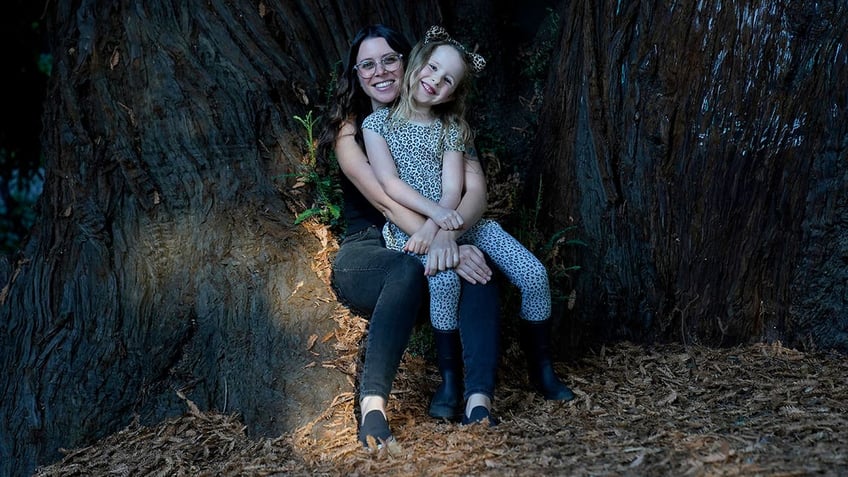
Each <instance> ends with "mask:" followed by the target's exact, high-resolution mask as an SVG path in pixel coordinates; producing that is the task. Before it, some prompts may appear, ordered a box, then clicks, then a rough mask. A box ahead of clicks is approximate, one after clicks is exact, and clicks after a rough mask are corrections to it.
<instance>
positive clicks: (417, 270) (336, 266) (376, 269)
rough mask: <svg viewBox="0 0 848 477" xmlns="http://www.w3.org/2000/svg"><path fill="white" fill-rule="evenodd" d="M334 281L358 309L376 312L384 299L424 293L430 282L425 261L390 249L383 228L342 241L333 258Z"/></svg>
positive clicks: (339, 292)
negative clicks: (427, 283) (426, 279)
mask: <svg viewBox="0 0 848 477" xmlns="http://www.w3.org/2000/svg"><path fill="white" fill-rule="evenodd" d="M332 283H333V287H334V288H335V290H336V294H337V295H338V296H339V299H340V300H341V301H342V302H344V303H345V304H346V305H348V306H350V307H352V308H354V309H356V310H357V311H361V312H366V313H372V312H373V311H374V309H375V308H376V307H377V305H378V303H380V301H381V300H382V301H386V300H388V299H392V300H395V301H397V299H402V298H403V297H404V296H408V297H409V296H410V295H413V296H416V295H417V296H420V294H422V293H423V290H424V286H425V283H426V282H425V277H424V267H423V266H422V265H421V262H420V261H419V260H418V259H417V258H416V257H413V256H411V255H408V254H405V253H402V252H398V251H394V250H389V249H387V248H386V247H385V246H383V243H382V240H381V231H380V230H378V229H376V228H374V229H367V230H365V231H362V232H360V233H359V234H357V235H355V236H353V237H349V238H347V239H345V241H344V242H342V245H341V246H340V247H339V251H338V252H337V254H336V257H335V259H334V260H333V276H332ZM389 295H390V296H389ZM409 301H411V302H415V301H416V300H409Z"/></svg>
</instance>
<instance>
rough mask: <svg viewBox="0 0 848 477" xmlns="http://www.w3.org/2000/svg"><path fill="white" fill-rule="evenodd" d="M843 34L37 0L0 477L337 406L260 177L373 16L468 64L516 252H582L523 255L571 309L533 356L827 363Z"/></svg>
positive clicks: (293, 258) (286, 165) (777, 26)
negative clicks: (40, 91) (39, 50)
mask: <svg viewBox="0 0 848 477" xmlns="http://www.w3.org/2000/svg"><path fill="white" fill-rule="evenodd" d="M796 3H797V2H796ZM846 13H848V11H846V7H845V6H844V5H842V4H837V3H826V2H825V3H822V2H818V3H814V4H813V3H811V4H810V5H809V6H806V5H805V6H795V4H794V3H791V2H777V3H773V2H772V3H767V2H758V1H748V2H745V1H734V2H730V3H728V2H722V1H718V0H705V1H702V2H696V3H695V4H693V5H688V4H685V5H684V4H683V3H681V2H651V1H643V2H635V3H634V2H630V3H627V2H613V1H605V2H588V1H573V2H563V1H559V2H553V1H543V0H539V1H532V2H523V3H522V4H521V5H520V6H515V5H514V4H512V3H507V2H485V1H474V2H450V1H441V2H436V1H423V2H392V1H387V0H377V1H373V2H347V3H346V2H329V1H321V0H316V1H288V0H286V1H273V2H272V1H265V0H262V1H259V2H250V1H246V0H234V1H228V2H223V1H220V0H212V1H206V2H200V1H196V0H189V1H188V2H164V1H158V2H131V1H127V0H118V1H108V2H107V1H97V0H89V1H85V2H70V1H68V0H59V1H57V2H50V3H49V10H48V13H47V21H48V25H49V31H50V36H51V41H52V50H53V52H54V53H53V54H54V59H55V63H54V68H53V76H52V79H51V86H50V90H49V95H48V99H47V101H46V103H45V113H44V118H43V124H44V126H45V134H44V136H43V139H42V144H43V149H44V157H45V158H46V170H47V177H46V183H45V186H44V193H43V195H42V197H41V200H40V202H39V210H38V214H39V219H38V223H37V227H36V228H35V229H34V230H33V231H32V233H31V238H30V240H29V241H28V243H27V245H26V247H25V249H24V250H22V251H21V253H19V254H18V256H16V257H15V258H14V259H13V260H12V261H11V262H5V261H3V262H2V263H0V278H3V282H4V283H5V284H6V286H5V287H4V288H3V290H2V292H0V346H2V348H0V349H2V351H0V353H2V354H0V362H1V363H2V365H3V369H4V370H5V372H4V373H3V374H2V376H0V392H2V398H3V400H2V404H1V405H0V421H2V426H3V433H2V435H0V456H2V458H0V474H2V475H15V474H18V473H19V474H21V475H28V473H29V471H31V470H32V468H33V467H34V466H35V465H37V464H41V463H47V462H50V461H51V460H54V459H56V458H58V457H59V451H58V449H59V448H61V447H64V448H73V447H78V446H82V445H86V444H88V443H91V442H92V441H93V440H95V439H97V438H99V437H102V436H105V435H107V434H110V433H113V432H115V431H117V430H119V429H121V428H122V427H124V426H125V425H126V424H127V423H129V422H130V421H131V420H133V419H140V420H141V421H142V422H144V423H154V422H158V421H160V420H162V419H163V418H166V417H168V416H172V415H176V414H182V413H183V412H184V409H185V403H184V402H183V401H182V399H181V398H180V397H179V395H178V393H177V391H179V392H180V394H181V395H185V396H187V397H188V399H191V400H192V401H194V402H195V403H196V404H197V405H198V406H199V407H200V408H201V409H204V410H217V411H220V412H227V413H229V412H238V413H240V414H241V415H242V416H243V419H244V421H245V424H246V425H247V428H248V431H249V432H250V433H251V434H254V435H278V434H280V433H284V432H288V431H291V430H293V429H295V428H297V427H299V426H300V425H302V424H303V423H305V422H308V421H311V420H312V419H313V418H314V417H315V416H316V415H318V414H319V413H320V412H321V411H323V410H324V409H325V408H326V407H327V405H328V399H330V398H332V397H334V396H336V395H338V394H340V393H341V392H345V391H351V390H350V389H349V388H350V385H349V382H348V380H347V376H346V371H347V370H339V369H332V368H325V367H323V366H321V365H320V364H319V363H321V362H324V361H326V360H327V359H330V357H331V356H332V355H333V352H334V351H333V348H332V340H331V339H330V340H329V341H325V340H323V339H319V340H317V342H315V343H314V345H313V338H312V337H315V336H317V337H328V336H329V337H331V336H332V333H333V332H334V330H335V329H336V324H335V322H334V320H333V316H334V312H335V310H336V307H337V306H338V304H337V303H336V302H335V297H334V296H333V294H332V292H331V290H330V288H329V287H328V285H327V283H326V281H327V275H328V271H327V270H326V269H318V270H315V269H314V264H315V262H316V261H315V260H313V257H315V256H316V255H318V254H322V253H325V251H326V250H325V249H324V248H323V245H322V243H321V241H320V240H318V239H316V237H314V236H313V235H311V234H310V233H308V232H306V231H305V230H304V229H303V228H301V227H296V226H293V225H292V223H293V215H292V213H291V211H290V208H289V202H288V201H289V200H290V199H291V197H289V196H287V195H286V193H283V194H281V193H280V189H281V188H282V189H285V187H283V185H284V184H282V182H281V180H280V179H278V178H280V177H283V176H284V175H285V174H290V173H293V172H296V171H297V170H298V168H299V167H300V166H301V164H302V161H303V156H304V153H305V151H304V149H303V146H302V145H303V137H304V131H303V129H302V127H301V126H300V125H299V124H298V123H297V121H295V120H294V119H293V118H294V116H295V115H298V116H304V115H305V114H306V113H307V112H309V111H310V110H320V109H321V106H322V105H323V102H324V101H325V99H326V94H327V93H326V92H327V90H328V88H329V87H330V82H331V77H332V75H331V72H332V71H337V69H338V61H339V59H340V58H343V57H344V55H345V52H346V50H347V47H348V41H349V39H350V38H351V37H352V35H353V34H354V33H355V31H356V30H357V29H359V28H360V27H361V26H363V25H365V24H368V23H374V22H383V23H387V24H390V25H393V26H396V27H398V28H400V29H401V30H402V31H403V32H404V33H406V35H407V36H408V37H409V38H410V39H411V40H414V39H416V38H419V37H420V36H421V34H422V33H423V32H424V31H425V30H426V28H427V27H429V26H430V25H432V24H443V25H445V26H447V27H448V29H449V31H451V32H452V33H453V34H454V36H455V37H457V38H458V39H460V40H461V41H463V42H466V43H468V44H470V45H471V46H474V45H475V44H476V45H477V46H479V47H480V52H481V53H483V54H484V56H487V59H489V64H488V66H487V69H486V72H485V74H484V76H483V77H482V78H480V79H479V81H478V87H477V90H476V91H477V93H476V96H474V97H473V98H472V99H473V101H472V107H471V108H470V111H469V114H470V116H471V123H472V125H474V127H475V128H477V129H478V131H482V134H479V135H478V144H477V145H478V147H479V148H481V149H488V150H489V151H492V150H495V153H493V155H495V156H496V158H498V159H500V160H501V162H502V163H504V164H506V165H505V166H504V167H503V169H501V170H500V171H498V170H497V169H494V171H495V172H494V173H493V174H492V176H490V180H491V181H492V182H493V186H501V187H507V188H508V187H511V184H514V182H512V181H511V180H509V181H507V180H503V179H504V177H501V176H499V175H498V174H501V173H502V174H504V175H509V174H511V171H513V170H518V171H520V172H521V173H522V179H526V181H525V182H523V183H526V184H528V187H526V188H525V190H524V191H522V190H519V191H517V193H519V194H520V193H521V192H526V196H525V201H524V203H523V204H530V206H529V207H530V208H532V207H534V205H535V204H537V197H541V200H540V201H539V202H538V204H541V205H540V206H539V210H538V211H537V212H538V213H539V217H540V220H538V221H537V224H539V226H540V227H541V228H543V229H545V230H543V232H544V233H545V234H547V236H548V237H555V236H556V235H555V234H556V233H558V232H560V231H568V234H567V235H566V236H565V238H574V239H581V240H583V241H584V242H586V243H587V245H588V246H587V247H578V246H575V247H570V246H563V247H562V250H560V251H559V252H558V253H559V255H558V256H557V257H556V260H558V261H559V262H558V263H559V264H563V263H564V264H566V265H569V264H575V265H579V266H580V267H581V270H580V271H579V272H569V274H570V276H571V278H573V279H574V281H573V282H568V281H562V280H561V276H559V275H558V274H556V273H553V272H555V271H556V270H555V268H554V267H551V263H547V264H548V265H549V269H550V270H551V271H552V279H553V280H552V283H554V286H555V289H554V291H555V292H556V293H558V294H560V295H567V294H568V293H569V292H570V291H571V290H572V288H573V289H574V290H575V291H576V300H575V302H574V303H573V306H565V305H563V304H560V305H558V306H557V308H556V309H557V310H558V311H557V315H556V316H555V318H556V320H557V321H558V322H559V323H560V324H561V325H563V326H561V327H560V330H561V332H562V336H560V337H555V339H554V340H553V344H554V346H555V347H557V348H558V351H559V352H565V351H568V352H572V353H574V352H575V350H579V349H580V348H581V347H585V346H590V345H594V344H598V343H603V342H605V341H606V340H611V339H622V338H627V339H633V340H636V341H639V342H651V341H682V342H684V343H692V342H699V343H704V344H710V345H730V344H735V343H741V342H746V341H758V340H782V341H784V343H786V344H788V345H791V346H800V347H806V348H834V349H838V350H842V351H846V350H848V335H846V329H847V328H848V327H846V319H848V318H846V317H848V313H846V303H848V298H846V297H848V291H846V290H848V289H846V283H848V269H846V267H845V263H846V262H848V239H846V237H848V231H846V227H848V226H846V224H848V212H846V205H848V204H847V203H846V194H845V190H846V187H845V185H846V183H848V176H846V174H848V173H846V172H845V168H844V167H841V166H843V165H844V164H845V163H846V154H848V153H847V152H846V150H848V139H847V138H848V134H846V127H848V126H846V124H848V122H846V121H845V119H846V117H845V113H844V111H845V110H846V108H848V100H846V94H848V93H846V90H845V88H844V85H845V84H848V78H847V77H846V75H848V68H845V65H846V54H848V38H846V31H848V28H846V27H848V24H846V22H848V15H846ZM543 29H551V30H550V36H546V34H543V33H544V32H543V31H542V30H543ZM546 31H547V30H546ZM549 40H550V43H549ZM534 75H537V76H534ZM537 79H540V82H539V83H536V80H537ZM498 155H499V156H500V157H497V156H498ZM525 171H529V174H528V175H527V176H526V177H525V176H524V172H525ZM510 177H512V176H510ZM540 183H541V185H542V189H541V195H537V194H538V193H539V192H540V191H539V190H538V188H537V185H538V184H540ZM492 190H493V194H492V195H493V197H492V199H493V200H494V201H498V200H500V199H503V197H498V187H492ZM509 193H516V191H509ZM507 195H508V194H507ZM510 200H511V199H510V198H507V199H505V200H503V202H504V203H509V202H510ZM523 204H512V205H513V206H520V205H523ZM571 227H575V228H573V229H572V228H571ZM512 231H513V232H515V231H516V230H515V228H513V229H512ZM556 338H561V339H556ZM315 364H318V365H315ZM7 457H8V458H7Z"/></svg>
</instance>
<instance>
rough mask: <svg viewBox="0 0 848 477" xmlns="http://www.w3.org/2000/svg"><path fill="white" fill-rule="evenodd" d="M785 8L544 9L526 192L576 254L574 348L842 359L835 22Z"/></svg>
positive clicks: (845, 42)
mask: <svg viewBox="0 0 848 477" xmlns="http://www.w3.org/2000/svg"><path fill="white" fill-rule="evenodd" d="M796 3H797V2H795V3H793V2H765V1H733V2H730V3H728V2H725V1H718V0H716V1H711V0H708V1H704V2H688V3H687V2H655V1H647V2H630V3H627V2H624V3H622V2H611V1H607V2H589V1H577V2H567V3H566V4H565V5H564V6H563V8H562V9H561V10H559V13H560V15H561V20H562V31H561V37H560V45H561V48H560V50H559V56H558V58H556V59H555V61H553V63H554V64H555V65H556V68H555V71H553V72H552V74H551V76H550V77H549V81H548V87H547V92H548V98H547V100H546V101H545V102H544V106H543V112H542V118H541V126H540V128H539V130H540V131H545V134H540V135H539V140H538V141H537V142H536V143H535V145H534V151H535V154H533V155H532V156H533V157H535V158H536V159H535V160H534V162H533V163H532V164H533V165H534V168H533V172H532V174H531V177H530V178H529V179H528V184H530V185H535V184H538V181H539V180H540V178H541V181H542V193H541V196H542V197H543V203H545V204H556V206H552V207H550V208H548V209H547V210H546V212H548V213H549V214H550V218H551V220H550V221H549V222H548V223H550V224H551V226H550V229H549V230H550V231H551V232H554V231H556V230H561V229H565V228H566V227H569V226H573V225H576V226H577V227H578V230H579V232H576V235H578V236H579V237H580V238H582V239H583V240H584V241H585V242H587V244H588V247H585V248H580V247H574V248H571V249H569V250H570V253H571V254H572V255H571V259H572V260H574V261H575V263H577V264H579V265H581V266H582V270H581V271H580V272H579V277H578V279H577V285H576V289H577V303H576V306H575V307H574V309H573V311H568V310H566V312H565V313H566V314H565V319H564V322H565V323H567V325H568V326H567V328H568V330H567V333H568V334H569V336H570V338H571V341H572V342H575V341H579V340H581V339H583V340H584V341H585V337H586V335H587V334H594V336H596V337H600V338H601V339H621V338H627V339H635V340H638V341H643V340H672V341H682V342H684V343H693V342H697V343H703V344H708V345H733V344H738V343H745V342H750V341H759V340H767V341H773V340H781V341H783V342H784V343H785V344H788V345H791V346H796V347H802V348H807V349H822V348H835V349H838V350H841V351H843V352H844V351H848V299H846V297H848V288H846V283H848V267H846V266H845V264H846V260H848V239H846V237H848V220H846V219H848V203H847V202H846V193H845V191H846V184H848V173H846V168H845V167H844V166H845V164H846V158H848V134H846V133H847V132H848V129H846V128H848V121H846V119H848V118H846V114H845V111H846V108H848V101H846V88H845V85H846V84H848V68H846V57H847V56H848V8H847V7H846V5H845V4H844V2H829V3H828V2H825V3H809V4H807V3H804V4H798V5H796ZM537 192H538V190H537V188H529V190H528V193H529V194H530V196H531V197H535V194H536V193H537ZM587 329H591V330H592V331H590V332H587V331H586V330H587ZM581 337H582V338H581Z"/></svg>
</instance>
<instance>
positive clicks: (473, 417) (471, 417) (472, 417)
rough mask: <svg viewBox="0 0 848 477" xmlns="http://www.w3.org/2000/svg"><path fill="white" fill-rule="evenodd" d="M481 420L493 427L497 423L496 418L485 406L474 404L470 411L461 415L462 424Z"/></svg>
mask: <svg viewBox="0 0 848 477" xmlns="http://www.w3.org/2000/svg"><path fill="white" fill-rule="evenodd" d="M482 422H488V423H489V427H495V426H497V425H498V420H497V419H495V417H494V416H492V413H491V412H490V411H489V408H487V407H486V406H475V407H474V408H473V409H471V412H470V413H467V414H464V415H463V416H462V425H463V426H467V425H469V424H477V423H482Z"/></svg>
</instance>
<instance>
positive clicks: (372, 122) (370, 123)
mask: <svg viewBox="0 0 848 477" xmlns="http://www.w3.org/2000/svg"><path fill="white" fill-rule="evenodd" d="M388 115H389V108H380V109H378V110H376V111H374V112H373V113H371V114H369V115H368V116H366V117H365V120H364V121H362V129H370V130H372V131H374V132H376V133H377V134H379V135H381V136H385V135H386V118H387V117H388Z"/></svg>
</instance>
